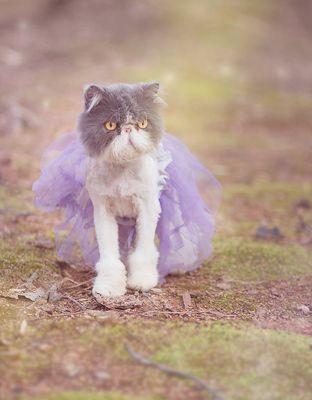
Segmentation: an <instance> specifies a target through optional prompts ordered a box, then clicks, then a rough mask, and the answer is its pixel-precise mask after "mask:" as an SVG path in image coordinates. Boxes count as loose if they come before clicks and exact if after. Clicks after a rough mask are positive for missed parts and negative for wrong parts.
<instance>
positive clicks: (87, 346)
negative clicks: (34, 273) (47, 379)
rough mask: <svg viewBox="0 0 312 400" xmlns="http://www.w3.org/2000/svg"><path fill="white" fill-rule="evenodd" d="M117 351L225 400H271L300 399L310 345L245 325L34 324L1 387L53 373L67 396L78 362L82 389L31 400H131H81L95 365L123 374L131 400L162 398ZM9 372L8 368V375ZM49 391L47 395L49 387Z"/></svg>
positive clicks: (161, 379) (154, 378)
mask: <svg viewBox="0 0 312 400" xmlns="http://www.w3.org/2000/svg"><path fill="white" fill-rule="evenodd" d="M125 343H130V344H131V346H132V347H133V349H134V350H135V351H137V352H139V353H140V354H142V355H145V356H147V357H149V358H151V359H154V360H156V361H158V362H161V363H164V364H167V365H170V366H172V367H173V368H176V369H179V370H182V371H187V372H190V373H194V374H195V375H197V376H198V377H201V378H203V379H205V380H206V381H207V382H208V383H209V384H210V385H211V386H213V387H216V388H219V389H220V390H221V392H222V394H223V395H224V396H225V397H228V398H231V399H242V398H246V399H247V398H248V399H250V400H251V399H255V400H257V399H260V398H261V397H259V393H261V394H262V395H263V396H270V395H271V394H272V393H274V394H276V397H273V398H287V399H294V400H295V399H297V398H301V399H308V396H307V393H308V388H309V385H310V379H309V377H310V374H311V372H312V371H311V363H310V353H309V346H310V345H311V339H310V338H308V337H304V336H300V335H295V334H287V333H283V332H275V331H271V330H261V329H256V328H254V327H252V326H250V325H248V324H239V325H237V326H232V325H229V324H220V323H215V324H212V325H210V326H208V327H207V326H206V327H203V326H198V325H194V324H182V323H174V322H165V323H164V322H162V323H160V322H152V321H149V322H138V321H136V322H131V323H126V324H110V323H107V324H104V325H101V324H98V323H95V322H90V320H89V321H86V320H84V319H79V320H72V321H40V323H39V324H36V325H35V326H31V327H30V328H29V330H28V331H27V335H25V336H22V337H19V338H18V339H16V341H15V343H14V347H13V346H12V349H14V350H15V351H16V353H17V354H18V356H17V358H15V359H14V360H12V359H10V358H6V359H5V362H6V364H5V365H6V368H5V369H2V370H1V374H2V377H3V379H6V380H7V381H11V380H12V379H14V381H15V382H20V383H22V384H23V385H26V384H28V385H36V382H37V381H38V380H42V379H43V378H42V377H43V376H45V374H48V372H47V371H54V372H53V374H56V375H57V376H58V375H60V376H62V379H63V380H64V382H66V387H67V388H69V389H70V388H71V386H70V382H71V378H69V379H68V378H66V374H65V375H64V368H65V367H66V363H67V362H68V361H70V360H76V362H78V360H80V361H79V365H80V367H81V371H80V375H79V376H80V379H79V380H75V382H76V384H77V383H78V382H83V384H81V385H80V386H79V387H78V388H77V386H75V390H76V392H69V393H67V392H65V393H63V392H61V393H60V394H58V393H55V394H53V395H52V394H51V396H50V397H48V396H44V397H40V396H39V397H38V399H41V398H44V399H49V400H50V399H51V400H54V399H55V400H61V399H64V400H65V399H66V400H67V399H68V400H70V399H72V398H75V399H86V400H89V399H90V400H92V399H98V398H104V399H106V398H107V399H111V398H112V399H115V398H117V399H118V398H120V399H132V397H131V395H130V396H128V395H127V396H125V395H123V394H119V393H114V392H112V393H111V392H107V393H106V392H103V393H102V392H100V393H97V392H93V391H94V386H93V390H90V392H88V388H90V389H91V388H92V385H93V383H92V382H93V381H92V379H91V380H90V372H91V371H92V366H93V368H97V367H98V365H101V366H102V367H103V366H104V368H105V369H107V372H108V373H114V371H116V368H117V370H121V371H124V373H127V371H129V373H131V381H132V382H133V384H134V385H135V387H137V388H140V389H138V390H136V391H135V398H140V396H141V398H142V399H146V397H144V393H147V392H146V388H147V387H148V388H149V389H148V393H149V394H150V396H151V397H147V398H148V399H156V398H159V399H160V398H162V397H161V396H160V397H157V396H159V393H160V394H161V393H162V392H159V391H158V388H159V387H164V385H165V384H166V382H167V379H168V377H167V376H166V374H162V373H160V372H159V371H155V370H153V369H146V368H145V367H143V366H140V365H138V364H137V363H136V362H135V361H133V359H132V358H131V357H130V356H129V355H128V354H127V353H126V351H125V349H124V344H125ZM12 349H11V350H12ZM72 357H74V358H72ZM13 365H14V368H8V366H13ZM90 368H91V369H90ZM65 371H66V369H65ZM91 375H92V374H91ZM48 376H49V375H48ZM107 382H108V383H109V382H110V380H108V381H107ZM171 383H172V381H171ZM187 384H188V383H187ZM79 388H80V390H81V392H80V391H79ZM50 390H51V391H54V390H55V389H54V388H52V387H51V389H50ZM142 390H143V392H142ZM52 393H53V392H52ZM127 393H128V389H127ZM129 393H130V394H131V393H132V391H131V390H129ZM154 393H157V396H156V397H153V394H154ZM64 396H65V397H64ZM73 396H76V397H73ZM88 396H89V397H88ZM100 396H107V397H100ZM109 396H115V397H109ZM116 396H117V397H116ZM118 396H120V397H118ZM285 396H286V397H285ZM300 396H301V397H300ZM262 398H263V397H262Z"/></svg>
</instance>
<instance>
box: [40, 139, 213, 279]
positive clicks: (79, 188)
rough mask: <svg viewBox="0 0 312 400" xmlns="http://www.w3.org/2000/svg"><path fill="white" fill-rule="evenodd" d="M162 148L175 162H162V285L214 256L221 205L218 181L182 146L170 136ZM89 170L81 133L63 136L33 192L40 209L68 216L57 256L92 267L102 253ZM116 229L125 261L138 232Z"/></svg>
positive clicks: (123, 224) (128, 225)
mask: <svg viewBox="0 0 312 400" xmlns="http://www.w3.org/2000/svg"><path fill="white" fill-rule="evenodd" d="M162 148H163V149H164V151H165V152H166V153H167V154H168V153H169V154H170V160H171V161H170V162H169V163H168V162H163V161H159V162H160V163H163V165H161V166H160V170H161V169H164V172H165V175H164V176H165V179H164V184H163V187H162V190H161V191H160V204H161V215H160V218H159V221H158V224H157V230H156V243H157V245H158V248H159V262H158V270H159V276H160V279H161V280H162V279H163V278H164V277H165V276H166V275H167V274H170V273H182V272H186V271H191V270H194V269H195V268H197V267H199V266H200V265H201V264H202V263H203V261H205V260H206V259H207V258H208V257H209V256H210V255H211V252H212V245H211V240H212V237H213V235H214V232H215V222H214V214H215V211H216V209H217V206H218V204H219V199H220V185H219V183H218V181H217V180H216V179H215V178H214V176H213V175H212V174H211V173H210V172H209V171H208V170H207V169H206V168H205V167H204V166H203V165H202V164H201V163H200V162H199V161H198V160H197V159H196V158H195V157H194V156H193V155H192V154H191V153H190V151H189V150H188V149H187V147H186V146H185V145H184V144H183V143H182V142H181V141H180V140H178V139H177V138H175V137H174V136H172V135H170V134H166V135H165V136H164V138H163V140H162ZM160 159H161V157H160ZM86 167H87V156H86V153H85V151H84V148H83V146H82V144H81V143H80V141H79V138H78V133H77V132H71V133H67V134H64V135H62V137H61V138H60V139H59V140H57V141H56V142H55V143H53V144H52V145H51V146H50V147H49V148H48V150H47V151H46V152H45V154H44V157H43V164H42V169H41V176H40V177H39V179H38V180H37V181H36V182H35V183H34V185H33V190H34V192H35V203H36V205H37V206H38V207H40V208H41V209H43V210H45V211H49V212H51V211H54V210H56V209H61V210H63V212H64V213H63V214H64V220H63V222H62V223H61V224H60V225H58V226H57V227H56V229H55V234H56V248H57V252H58V256H59V257H60V258H61V259H62V260H64V261H67V262H70V263H75V262H77V261H81V260H84V263H85V264H87V265H94V264H95V263H96V262H97V261H98V259H99V252H98V246H97V241H96V237H95V229H94V222H93V206H92V202H91V199H90V197H89V194H88V191H87V189H86V186H85V180H86ZM118 227H119V241H120V243H119V247H120V251H121V255H122V257H125V256H126V254H127V253H128V252H129V251H131V248H132V246H133V243H134V238H135V226H134V224H133V222H131V221H130V222H129V221H127V220H124V221H118Z"/></svg>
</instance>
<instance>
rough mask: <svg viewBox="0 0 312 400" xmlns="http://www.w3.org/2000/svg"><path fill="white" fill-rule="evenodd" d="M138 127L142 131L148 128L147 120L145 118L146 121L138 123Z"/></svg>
mask: <svg viewBox="0 0 312 400" xmlns="http://www.w3.org/2000/svg"><path fill="white" fill-rule="evenodd" d="M138 126H139V128H141V129H145V128H146V127H147V119H146V118H144V119H142V121H139V122H138Z"/></svg>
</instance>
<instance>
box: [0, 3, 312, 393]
mask: <svg viewBox="0 0 312 400" xmlns="http://www.w3.org/2000/svg"><path fill="white" fill-rule="evenodd" d="M311 20H312V3H311V1H309V0H296V1H294V0H274V1H269V0H263V1H260V0H252V1H250V0H197V1H189V0H186V1H178V0H170V1H164V0H159V1H155V0H144V1H139V0H137V1H135V0H134V1H125V0H118V1H116V0H115V1H113V0H90V1H84V0H27V1H22V0H20V1H18V0H1V1H0V60H1V63H0V87H1V92H0V141H1V142H0V268H1V269H0V271H1V280H0V321H1V322H0V323H1V332H0V358H1V363H0V371H1V382H0V397H1V398H3V399H11V398H12V399H16V398H21V399H28V398H33V399H34V398H35V399H49V400H50V399H53V400H61V399H64V400H65V399H66V400H72V399H75V400H76V399H83V400H86V399H88V400H89V399H90V400H98V399H112V400H116V399H122V400H129V399H174V400H175V399H186V398H188V399H204V398H213V396H211V395H209V394H208V393H207V392H205V391H203V390H199V389H198V388H197V387H196V385H194V384H192V383H191V382H190V381H189V380H187V379H186V380H178V379H177V378H174V377H171V376H168V374H165V373H162V372H161V371H159V370H157V369H156V370H154V369H147V368H145V367H143V366H141V365H140V364H139V363H137V362H136V361H135V360H134V359H133V358H132V357H131V356H130V355H129V354H128V353H127V351H126V350H125V348H124V345H125V343H128V344H129V343H130V344H131V346H133V348H134V349H135V350H136V351H138V352H139V353H140V354H142V355H144V356H146V357H149V358H150V359H153V360H156V361H157V362H161V363H164V364H166V365H170V366H171V367H172V368H175V369H178V370H183V371H187V372H189V373H192V374H194V375H196V376H198V377H199V378H201V379H204V380H205V381H206V382H207V383H208V384H209V385H210V386H211V387H212V388H215V389H218V390H219V394H220V397H221V398H223V399H264V398H265V399H296V400H297V399H299V398H300V399H308V398H310V397H309V396H310V393H311V389H312V388H311V375H312V372H311V361H312V357H311V334H312V323H311V309H312V302H311V289H312V279H311V267H312V264H311V253H312V252H311V244H312V225H311V224H312V216H311V214H312V213H311V207H312V205H311V201H312V185H311V177H312V163H311V159H312V135H311V129H312V116H311V106H312V94H311V88H312V52H311V40H312V24H311ZM144 80H159V81H160V83H161V85H162V90H163V97H164V98H165V100H166V102H167V103H168V107H167V108H166V110H165V119H166V127H167V130H168V131H170V132H172V133H174V134H175V135H177V136H178V137H179V138H181V139H182V140H183V141H184V142H185V143H186V144H187V145H188V146H189V147H190V148H191V149H192V150H193V151H194V152H195V153H196V154H197V155H198V157H199V158H200V159H201V161H202V162H203V163H204V164H205V165H206V166H207V167H208V168H209V169H210V170H211V171H212V172H213V173H214V174H215V175H216V176H217V178H218V179H219V180H220V182H221V183H222V185H223V203H222V207H221V209H220V212H219V215H218V234H217V236H216V239H215V243H214V245H215V253H214V256H213V257H212V259H211V260H209V262H207V263H206V264H205V265H204V266H203V267H202V268H201V269H200V270H198V271H195V272H192V273H190V274H186V275H185V276H182V277H170V278H168V280H167V282H166V283H165V284H164V285H163V286H162V287H161V288H158V289H157V290H156V291H154V292H151V293H149V294H148V295H142V294H138V293H134V294H131V295H129V296H128V297H127V298H126V299H125V301H124V304H123V305H122V306H121V305H120V304H119V305H114V304H112V305H110V306H107V307H105V306H100V305H98V304H97V303H96V302H95V300H93V299H92V297H91V294H90V287H91V281H90V279H92V272H90V271H88V270H84V269H82V268H79V267H78V266H71V265H66V264H64V263H61V262H59V261H58V260H57V259H56V256H55V253H54V245H53V239H54V234H53V224H54V223H55V222H56V221H57V220H58V216H50V215H44V214H42V213H40V212H39V211H38V210H36V209H35V208H34V206H33V203H32V197H33V196H32V192H31V185H32V182H33V181H34V180H35V179H36V178H37V177H38V175H39V167H40V158H41V156H42V153H43V151H44V149H45V148H46V147H47V146H48V145H49V144H50V143H51V141H52V140H53V139H54V138H57V137H59V136H60V135H61V133H62V132H64V131H69V130H72V129H73V128H75V126H76V119H77V115H78V113H79V112H80V110H81V108H82V88H83V86H84V84H86V83H93V82H95V83H104V84H105V83H112V82H116V81H125V82H136V81H144ZM209 396H210V397H209Z"/></svg>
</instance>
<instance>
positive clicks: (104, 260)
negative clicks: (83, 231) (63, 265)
mask: <svg viewBox="0 0 312 400" xmlns="http://www.w3.org/2000/svg"><path fill="white" fill-rule="evenodd" d="M92 201H93V207H94V225H95V232H96V237H97V241H98V247H99V253H100V259H99V261H98V263H97V264H96V272H97V276H96V278H95V281H94V285H93V290H92V293H93V295H94V297H95V298H96V297H97V296H98V295H100V296H108V297H116V296H122V295H124V294H125V292H126V268H125V266H124V264H123V263H122V262H121V261H120V255H119V244H118V224H117V222H116V219H115V217H114V216H113V215H112V214H111V213H110V212H109V211H108V210H107V208H106V206H105V202H104V201H103V200H102V199H100V198H97V197H95V198H92Z"/></svg>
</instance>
